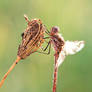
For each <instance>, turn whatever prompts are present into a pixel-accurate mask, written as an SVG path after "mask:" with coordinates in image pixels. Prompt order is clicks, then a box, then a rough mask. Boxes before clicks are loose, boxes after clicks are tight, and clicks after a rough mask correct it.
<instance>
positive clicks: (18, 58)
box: [0, 56, 21, 88]
mask: <svg viewBox="0 0 92 92" xmlns="http://www.w3.org/2000/svg"><path fill="white" fill-rule="evenodd" d="M20 59H21V58H20V57H19V56H17V59H16V60H15V62H14V63H13V64H12V66H11V67H10V69H9V70H8V72H7V73H6V74H5V75H4V77H3V79H2V80H1V82H0V88H1V87H2V85H3V83H4V81H5V79H6V78H7V76H8V74H9V73H10V72H11V71H12V69H13V68H14V67H15V66H16V64H17V63H18V62H19V61H20Z"/></svg>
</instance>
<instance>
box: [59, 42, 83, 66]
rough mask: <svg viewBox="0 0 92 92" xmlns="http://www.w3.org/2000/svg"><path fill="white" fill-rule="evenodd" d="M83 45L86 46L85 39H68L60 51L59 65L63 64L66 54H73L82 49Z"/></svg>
mask: <svg viewBox="0 0 92 92" xmlns="http://www.w3.org/2000/svg"><path fill="white" fill-rule="evenodd" d="M83 47H84V41H66V42H65V45H64V48H63V49H62V51H61V52H60V54H59V58H58V60H57V62H58V66H60V64H62V62H63V61H64V59H65V57H66V55H73V54H75V53H77V52H79V51H80V50H82V48H83Z"/></svg>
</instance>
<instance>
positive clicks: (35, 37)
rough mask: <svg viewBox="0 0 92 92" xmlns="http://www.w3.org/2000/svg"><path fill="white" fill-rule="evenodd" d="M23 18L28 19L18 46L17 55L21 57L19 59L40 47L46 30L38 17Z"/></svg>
mask: <svg viewBox="0 0 92 92" xmlns="http://www.w3.org/2000/svg"><path fill="white" fill-rule="evenodd" d="M25 19H26V20H27V21H28V27H27V29H26V30H25V31H24V33H23V34H22V43H21V44H20V45H19V48H18V56H19V57H21V59H24V58H26V57H27V56H29V55H30V54H32V53H33V52H35V51H37V50H38V49H39V47H41V45H42V43H43V42H44V39H43V37H44V33H45V31H46V28H45V26H44V25H43V24H42V22H41V20H40V19H32V20H31V21H29V20H28V18H27V17H26V16H25Z"/></svg>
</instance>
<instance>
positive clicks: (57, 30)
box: [51, 26, 59, 35]
mask: <svg viewBox="0 0 92 92" xmlns="http://www.w3.org/2000/svg"><path fill="white" fill-rule="evenodd" d="M58 32H59V27H57V26H54V27H52V28H51V35H55V34H57V33H58Z"/></svg>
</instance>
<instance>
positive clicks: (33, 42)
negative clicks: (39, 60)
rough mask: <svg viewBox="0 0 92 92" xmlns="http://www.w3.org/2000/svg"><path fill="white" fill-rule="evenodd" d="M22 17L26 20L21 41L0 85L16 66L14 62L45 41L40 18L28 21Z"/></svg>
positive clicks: (25, 56) (30, 52)
mask: <svg viewBox="0 0 92 92" xmlns="http://www.w3.org/2000/svg"><path fill="white" fill-rule="evenodd" d="M24 18H25V20H26V22H27V28H26V29H25V31H24V32H23V33H22V35H21V36H22V42H21V44H20V45H19V47H18V53H17V58H16V60H15V62H14V63H13V65H12V66H11V67H10V68H9V70H8V72H7V73H6V74H5V75H4V77H3V79H2V80H1V82H0V87H1V86H2V85H3V83H4V81H5V79H6V78H7V76H8V75H9V73H10V72H11V71H12V70H13V68H14V67H15V66H16V64H17V63H18V62H19V61H20V60H22V59H25V58H27V57H28V56H29V55H30V54H32V53H34V52H36V51H37V50H38V49H39V48H40V47H41V45H42V44H43V43H44V41H45V39H44V33H45V32H46V27H45V25H44V24H43V23H42V21H41V20H40V19H31V21H30V20H29V19H28V17H27V16H26V15H24Z"/></svg>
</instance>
